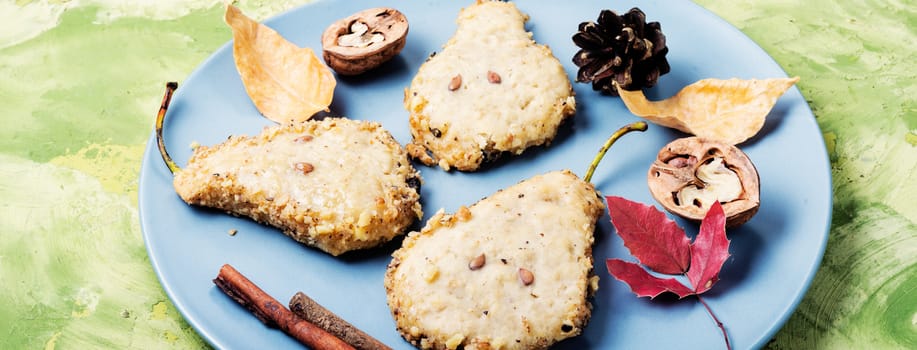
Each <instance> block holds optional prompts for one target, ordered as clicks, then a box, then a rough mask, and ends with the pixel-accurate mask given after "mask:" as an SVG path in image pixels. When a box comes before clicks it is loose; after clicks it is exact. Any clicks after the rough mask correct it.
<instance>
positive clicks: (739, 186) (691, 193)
mask: <svg viewBox="0 0 917 350" xmlns="http://www.w3.org/2000/svg"><path fill="white" fill-rule="evenodd" d="M759 182H760V181H759V177H758V171H757V169H755V165H754V164H752V162H751V160H750V159H749V158H748V156H747V155H745V153H744V152H742V151H741V150H740V149H738V148H737V147H735V146H733V145H729V144H725V143H722V142H716V141H711V140H705V139H701V138H698V137H686V138H681V139H677V140H675V141H672V142H671V143H669V144H668V145H666V146H665V147H663V148H662V149H661V150H660V151H659V154H658V155H657V156H656V160H655V161H654V162H653V165H652V166H650V169H649V172H648V173H647V183H648V184H649V188H650V192H651V193H652V194H653V198H655V199H656V201H658V202H659V204H661V205H662V206H663V207H664V208H665V209H666V210H668V211H669V212H671V213H673V214H676V215H678V216H681V217H683V218H686V219H689V220H692V221H701V220H702V219H703V218H704V216H705V215H706V214H707V210H708V209H710V206H711V205H713V203H714V201H719V202H720V203H721V204H722V206H723V211H724V212H725V214H726V227H736V226H739V225H741V224H744V223H745V222H747V221H748V220H749V219H751V217H752V216H754V215H755V213H757V212H758V206H759V205H760V183H759Z"/></svg>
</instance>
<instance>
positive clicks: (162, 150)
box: [156, 81, 181, 174]
mask: <svg viewBox="0 0 917 350" xmlns="http://www.w3.org/2000/svg"><path fill="white" fill-rule="evenodd" d="M177 88H178V83H176V82H174V81H171V82H168V83H166V94H165V96H163V97H162V105H161V106H160V107H159V115H157V116H156V145H157V146H159V154H160V155H162V160H163V161H164V162H166V166H167V167H169V171H170V172H172V173H173V174H174V173H175V172H176V171H180V170H181V168H179V167H178V164H175V161H173V160H172V157H170V156H169V152H167V151H166V143H165V141H163V139H162V123H163V121H164V120H165V119H166V111H167V110H168V109H169V102H171V101H172V93H173V92H175V89H177Z"/></svg>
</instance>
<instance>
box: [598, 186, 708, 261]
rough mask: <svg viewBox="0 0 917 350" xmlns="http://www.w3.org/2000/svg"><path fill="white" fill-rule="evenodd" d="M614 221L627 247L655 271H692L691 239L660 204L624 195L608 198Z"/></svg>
mask: <svg viewBox="0 0 917 350" xmlns="http://www.w3.org/2000/svg"><path fill="white" fill-rule="evenodd" d="M605 201H606V202H607V203H608V214H609V215H610V216H611V222H612V224H614V226H615V230H617V231H618V235H620V236H621V238H622V239H623V240H624V246H625V247H627V249H628V250H630V253H631V254H632V255H633V256H634V257H635V258H637V260H639V261H640V263H642V264H643V265H646V266H647V267H649V268H650V269H652V270H653V271H656V272H659V273H664V274H669V275H675V274H682V273H685V271H688V267H689V266H690V263H691V241H689V240H688V237H687V236H685V231H684V230H682V229H681V227H678V224H676V223H675V222H674V221H672V220H670V219H669V218H668V217H666V215H665V214H664V213H662V212H660V211H659V210H657V209H656V207H653V206H649V205H644V204H641V203H637V202H633V201H630V200H627V199H624V198H621V197H616V196H608V197H605Z"/></svg>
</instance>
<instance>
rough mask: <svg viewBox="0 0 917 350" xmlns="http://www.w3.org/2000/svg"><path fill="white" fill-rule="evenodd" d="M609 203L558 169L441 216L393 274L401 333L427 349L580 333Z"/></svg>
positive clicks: (530, 345)
mask: <svg viewBox="0 0 917 350" xmlns="http://www.w3.org/2000/svg"><path fill="white" fill-rule="evenodd" d="M604 209H605V206H604V203H603V202H602V200H601V199H600V198H599V197H598V195H597V193H596V191H595V188H594V187H593V185H592V184H590V183H588V182H585V181H583V180H580V179H579V177H577V176H576V175H574V174H573V173H571V172H569V171H556V172H550V173H547V174H544V175H539V176H535V177H533V178H531V179H528V180H525V181H522V182H520V183H518V184H516V185H513V186H511V187H508V188H506V189H504V190H501V191H498V192H497V193H494V194H492V195H491V196H490V197H488V198H485V199H483V200H481V201H479V202H477V203H476V204H474V205H472V206H471V207H467V208H466V207H462V208H460V209H459V210H458V211H457V212H456V213H455V214H451V215H447V214H443V212H442V211H440V212H438V213H436V215H434V216H433V217H432V218H430V220H429V221H427V223H426V226H425V227H424V228H423V229H422V230H421V231H420V232H411V233H410V234H409V235H408V237H407V238H405V240H404V242H403V245H402V247H401V248H400V249H399V250H397V251H396V252H395V253H394V254H393V257H394V258H393V259H392V261H391V263H390V264H389V266H388V270H387V271H386V275H385V288H386V293H387V295H388V304H389V307H390V308H391V312H392V315H393V316H394V318H395V322H396V325H397V327H398V330H399V331H400V332H401V334H402V336H403V337H404V338H405V339H406V340H408V341H409V342H411V343H412V344H414V345H415V346H418V347H420V348H424V349H456V348H464V349H544V348H547V347H549V346H551V345H552V344H554V343H556V342H558V341H560V340H562V339H565V338H568V337H572V336H575V335H578V334H580V332H581V331H582V329H583V327H585V325H586V323H587V322H588V320H589V317H590V315H591V304H590V303H589V301H588V299H587V298H588V297H589V296H590V295H591V294H592V293H593V292H594V291H595V289H596V288H597V283H598V277H596V276H594V275H593V273H592V264H593V260H592V244H593V231H594V230H595V223H596V220H597V219H598V217H599V216H601V215H602V213H603V212H604Z"/></svg>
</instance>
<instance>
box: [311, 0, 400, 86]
mask: <svg viewBox="0 0 917 350" xmlns="http://www.w3.org/2000/svg"><path fill="white" fill-rule="evenodd" d="M407 36H408V20H407V18H406V17H405V16H404V14H403V13H401V12H400V11H398V10H395V9H393V8H388V7H377V8H371V9H366V10H363V11H360V12H357V13H355V14H353V15H350V16H349V17H347V18H343V19H340V20H338V21H336V22H334V23H332V24H331V25H330V26H328V28H327V29H325V32H324V33H322V58H323V59H324V60H325V63H327V64H328V66H329V67H331V69H334V71H335V72H337V73H338V74H341V75H357V74H361V73H364V72H366V71H368V70H370V69H373V68H376V67H378V66H380V65H381V64H382V63H385V62H386V61H388V60H390V59H392V58H393V57H395V56H396V55H398V53H400V52H401V49H403V48H404V44H405V42H406V40H407Z"/></svg>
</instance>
